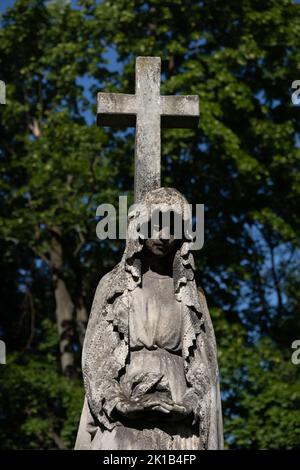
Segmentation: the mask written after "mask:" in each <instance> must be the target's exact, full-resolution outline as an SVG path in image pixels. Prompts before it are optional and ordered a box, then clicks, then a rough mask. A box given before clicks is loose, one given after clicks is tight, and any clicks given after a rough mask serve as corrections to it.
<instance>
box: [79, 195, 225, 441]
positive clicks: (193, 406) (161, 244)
mask: <svg viewBox="0 0 300 470" xmlns="http://www.w3.org/2000/svg"><path fill="white" fill-rule="evenodd" d="M153 207H154V208H155V210H157V208H160V211H161V212H163V211H165V208H166V207H169V208H171V210H172V211H173V212H174V214H175V215H176V216H177V217H179V218H181V220H182V222H183V221H184V220H186V219H189V218H190V217H191V214H189V213H187V208H188V207H189V206H188V204H187V201H186V200H185V198H184V197H183V196H182V195H181V194H180V193H179V192H178V191H177V190H175V189H171V188H158V189H154V190H150V191H148V192H147V193H146V195H145V196H144V197H143V200H142V201H141V202H140V203H139V204H137V205H135V208H134V211H133V212H132V213H131V214H129V222H128V231H127V240H126V249H125V252H124V255H123V257H122V260H121V262H120V263H119V264H118V265H117V266H116V267H115V268H114V269H113V270H112V271H111V272H109V273H108V274H106V275H105V276H104V277H103V278H102V279H101V281H100V283H99V285H98V288H97V291H96V294H95V298H94V302H93V306H92V312H91V316H90V320H89V323H88V328H87V332H86V337H85V341H84V347H83V359H82V362H83V376H84V384H85V390H86V398H85V403H84V407H83V411H82V416H81V420H80V425H79V431H78V436H77V441H76V446H75V448H76V449H97V450H104V449H106V450H117V449H121V450H129V449H146V450H195V449H222V447H223V430H222V413H221V401H220V391H219V373H218V365H217V352H216V343H215V336H214V331H213V327H212V323H211V319H210V315H209V312H208V308H207V304H206V300H205V296H204V293H203V291H202V290H201V289H197V286H196V283H195V278H194V261H193V256H192V254H191V252H190V246H191V243H192V239H191V237H189V235H188V234H186V233H184V237H183V238H181V239H180V238H176V237H175V235H174V233H173V231H172V228H170V227H169V232H168V234H167V235H166V233H164V231H165V227H164V226H163V225H162V224H159V226H158V227H156V232H157V233H156V236H153V233H152V232H151V234H150V235H151V238H146V237H143V236H134V234H136V231H137V228H138V227H140V226H141V224H144V223H145V221H146V223H148V224H149V227H150V230H151V220H152V217H153ZM160 220H162V218H160Z"/></svg>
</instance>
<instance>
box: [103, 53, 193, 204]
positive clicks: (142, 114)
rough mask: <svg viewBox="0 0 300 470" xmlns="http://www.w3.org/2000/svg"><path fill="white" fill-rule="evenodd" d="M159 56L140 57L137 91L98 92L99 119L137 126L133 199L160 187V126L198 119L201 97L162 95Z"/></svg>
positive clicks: (182, 124) (190, 123)
mask: <svg viewBox="0 0 300 470" xmlns="http://www.w3.org/2000/svg"><path fill="white" fill-rule="evenodd" d="M160 71H161V59H160V57H137V59H136V64H135V94H134V95H129V94H123V93H98V95H97V123H98V125H101V126H113V127H136V136H135V177H134V199H135V202H139V201H141V199H142V198H143V195H144V194H145V193H147V192H148V191H150V190H152V189H156V188H159V187H160V147H161V140H160V129H161V127H176V128H191V127H192V128H194V127H197V126H198V120H199V97H198V96H195V95H187V96H177V95H176V96H161V94H160Z"/></svg>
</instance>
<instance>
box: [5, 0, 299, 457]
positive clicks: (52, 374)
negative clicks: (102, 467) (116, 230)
mask: <svg viewBox="0 0 300 470" xmlns="http://www.w3.org/2000/svg"><path fill="white" fill-rule="evenodd" d="M299 39H300V11H299V6H298V5H296V4H295V3H294V2H292V1H291V0H280V1H279V0H266V1H264V2H261V1H256V0H251V1H250V0H242V1H239V2H235V1H233V0H232V1H228V2H222V1H220V0H210V1H209V2H198V1H189V0H185V1H183V0H172V1H158V0H151V1H148V2H144V1H140V0H114V1H109V0H102V1H101V2H96V1H93V0H86V1H81V2H80V1H78V2H77V7H76V8H74V6H72V5H70V4H69V2H64V1H55V2H53V1H52V2H46V1H44V0H30V1H29V0H17V1H16V3H15V6H14V7H13V8H12V9H11V10H9V11H8V12H7V14H6V15H4V17H3V19H2V24H1V29H0V70H1V76H0V79H2V80H4V81H5V82H6V84H7V105H6V106H2V107H1V110H0V111H1V114H0V120H1V121H0V122H1V124H0V125H1V152H0V158H1V182H0V192H1V201H0V217H1V224H0V226H1V228H0V243H1V252H2V253H3V256H2V259H1V271H2V272H3V273H4V274H3V276H2V282H1V300H2V302H1V333H2V335H3V337H4V338H5V340H6V342H7V347H8V352H9V354H8V364H7V365H6V366H1V376H0V380H1V388H0V399H1V401H0V403H1V411H0V422H1V431H0V438H1V446H2V447H3V448H57V447H58V448H71V447H72V446H73V443H74V438H75V434H76V428H77V424H78V419H79V415H80V409H81V406H82V396H83V390H82V384H81V381H80V347H81V343H82V336H83V332H84V328H85V324H86V321H87V315H88V314H87V312H88V311H89V308H90V304H91V300H92V295H93V292H94V288H95V285H96V283H97V281H98V279H99V278H100V277H101V276H102V275H103V274H104V273H105V272H107V271H108V270H109V269H110V268H111V267H112V266H113V265H114V263H115V262H116V261H117V260H118V259H119V257H120V253H121V250H122V246H123V245H122V243H121V242H99V241H97V239H96V236H95V226H96V221H95V209H96V206H97V205H98V204H100V203H102V202H110V203H114V204H116V203H117V198H118V195H119V194H129V195H130V197H132V189H133V145H134V138H133V134H132V132H127V133H117V132H113V131H112V130H111V129H105V130H104V129H99V128H96V126H95V125H94V122H92V120H91V116H94V115H95V96H96V91H100V90H110V91H119V92H127V93H131V92H134V62H135V58H136V56H138V55H151V56H154V55H158V56H161V57H162V69H163V70H162V71H163V75H162V79H163V83H162V93H163V94H177V93H178V94H198V95H199V96H200V103H201V119H200V124H199V129H197V130H196V131H194V130H172V129H168V130H164V131H163V138H162V153H163V155H162V157H163V158H162V165H163V168H162V170H163V184H164V185H166V186H173V187H176V188H178V189H179V190H180V191H182V192H183V193H184V194H185V195H186V196H187V197H188V199H189V201H190V202H191V203H192V202H193V203H205V206H206V214H205V245H204V248H203V250H201V251H200V252H199V253H196V262H197V267H198V280H199V283H200V284H201V285H202V286H203V288H204V290H205V291H206V293H207V296H208V301H209V305H210V308H211V312H212V317H213V321H214V325H215V330H216V334H217V340H218V347H219V362H220V370H221V376H222V392H223V408H224V423H225V437H226V445H227V447H229V448H247V449H257V448H258V449H262V448H284V449H288V448H299V442H300V440H299V437H300V436H299V435H300V415H299V412H298V409H299V402H300V385H299V382H300V381H299V373H300V366H298V367H297V366H295V365H293V364H292V363H291V354H292V350H291V344H292V342H293V341H294V340H295V339H299V335H300V320H299V318H300V316H299V301H300V294H299V292H300V291H299V274H298V270H297V263H298V264H299V237H298V232H299V225H300V219H299V210H298V207H299V206H300V179H299V178H300V177H299V175H300V171H299V170H300V168H299V162H300V151H299V145H298V143H299V126H300V120H299V107H298V106H294V105H292V103H291V93H292V91H293V90H292V89H291V84H292V82H293V81H294V80H296V79H298V78H299V76H298V73H299V72H298V64H299V61H300V52H299V50H298V49H297V46H298V44H299ZM112 56H113V57H114V58H115V59H116V61H117V66H116V67H115V68H114V69H112V67H111V66H110V64H109V61H108V57H110V58H111V57H112ZM57 327H58V328H57ZM297 337H298V338H297ZM2 429H3V430H2Z"/></svg>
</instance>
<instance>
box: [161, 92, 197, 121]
mask: <svg viewBox="0 0 300 470" xmlns="http://www.w3.org/2000/svg"><path fill="white" fill-rule="evenodd" d="M160 100H161V101H160V103H161V127H174V128H182V129H187V128H197V127H198V122H199V112H200V111H199V96H197V95H186V96H177V95H175V96H174V95H173V96H161V97H160Z"/></svg>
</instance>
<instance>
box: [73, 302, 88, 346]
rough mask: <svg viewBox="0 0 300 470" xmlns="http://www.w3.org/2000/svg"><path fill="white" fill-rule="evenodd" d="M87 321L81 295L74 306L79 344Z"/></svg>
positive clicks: (81, 342) (82, 338)
mask: <svg viewBox="0 0 300 470" xmlns="http://www.w3.org/2000/svg"><path fill="white" fill-rule="evenodd" d="M87 322H88V313H87V309H86V307H85V305H84V301H83V298H82V296H80V297H79V299H78V305H77V306H76V325H77V333H78V338H79V342H80V344H81V346H82V345H83V340H84V335H85V331H86V326H87Z"/></svg>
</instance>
